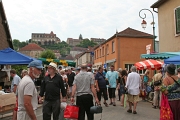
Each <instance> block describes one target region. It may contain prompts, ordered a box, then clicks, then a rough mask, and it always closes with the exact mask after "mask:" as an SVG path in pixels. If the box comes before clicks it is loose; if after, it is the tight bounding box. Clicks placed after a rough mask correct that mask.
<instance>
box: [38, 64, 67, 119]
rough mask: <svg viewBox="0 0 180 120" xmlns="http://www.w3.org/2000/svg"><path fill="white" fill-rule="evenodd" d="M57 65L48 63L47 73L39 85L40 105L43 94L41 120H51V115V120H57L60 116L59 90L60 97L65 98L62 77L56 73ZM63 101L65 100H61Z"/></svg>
mask: <svg viewBox="0 0 180 120" xmlns="http://www.w3.org/2000/svg"><path fill="white" fill-rule="evenodd" d="M56 70H57V65H56V64H55V63H52V62H51V63H50V64H49V65H48V73H49V75H48V76H46V77H45V78H44V80H43V82H42V84H41V90H40V94H39V95H40V98H39V102H40V103H42V97H43V96H44V93H45V100H44V103H43V120H51V114H52V113H53V120H58V117H59V114H60V90H61V93H62V96H63V97H65V96H66V94H65V89H64V83H63V80H62V77H61V76H60V75H58V74H57V73H56ZM63 101H65V99H63Z"/></svg>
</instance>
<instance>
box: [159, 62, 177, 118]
mask: <svg viewBox="0 0 180 120" xmlns="http://www.w3.org/2000/svg"><path fill="white" fill-rule="evenodd" d="M165 70H166V75H167V76H166V77H165V78H164V80H163V84H164V85H165V86H167V89H166V91H164V92H163V93H164V94H165V95H167V98H168V102H169V105H170V108H171V111H172V113H173V119H174V120H180V114H179V110H180V90H179V88H180V79H179V78H178V76H176V75H175V71H176V66H175V65H174V64H169V65H167V66H166V68H165ZM161 107H162V106H161Z"/></svg>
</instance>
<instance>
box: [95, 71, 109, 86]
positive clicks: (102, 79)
mask: <svg viewBox="0 0 180 120" xmlns="http://www.w3.org/2000/svg"><path fill="white" fill-rule="evenodd" d="M95 80H97V82H98V86H99V88H106V80H105V77H104V76H103V74H102V73H100V72H98V73H97V74H96V76H95Z"/></svg>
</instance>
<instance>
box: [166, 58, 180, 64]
mask: <svg viewBox="0 0 180 120" xmlns="http://www.w3.org/2000/svg"><path fill="white" fill-rule="evenodd" d="M164 63H165V64H171V63H172V64H175V65H180V56H174V57H170V58H168V59H165V60H164Z"/></svg>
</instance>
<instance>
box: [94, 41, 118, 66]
mask: <svg viewBox="0 0 180 120" xmlns="http://www.w3.org/2000/svg"><path fill="white" fill-rule="evenodd" d="M112 41H114V42H115V45H116V44H117V43H116V42H117V41H116V38H114V39H112V40H110V41H107V42H106V43H105V44H103V45H100V46H99V47H98V48H97V49H95V52H94V53H95V56H94V64H95V66H97V67H99V66H102V65H104V64H105V61H106V63H107V61H110V60H114V59H116V54H115V53H116V51H117V50H116V49H117V47H116V46H115V48H114V49H115V52H112ZM107 46H108V50H106V49H107ZM103 47H104V54H103V50H102V49H103ZM100 49H101V55H100ZM97 52H98V55H97ZM112 64H113V63H112ZM109 65H110V63H109ZM116 67H117V66H116V65H115V69H116Z"/></svg>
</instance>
